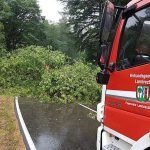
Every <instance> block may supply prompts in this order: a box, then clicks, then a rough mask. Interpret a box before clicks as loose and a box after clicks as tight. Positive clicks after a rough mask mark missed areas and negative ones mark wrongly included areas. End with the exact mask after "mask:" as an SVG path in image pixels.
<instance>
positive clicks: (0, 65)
mask: <svg viewBox="0 0 150 150" xmlns="http://www.w3.org/2000/svg"><path fill="white" fill-rule="evenodd" d="M97 71H98V70H97V69H96V68H95V67H94V66H93V65H92V64H86V63H85V62H82V61H81V60H78V61H75V60H71V59H70V58H69V57H68V56H66V55H64V54H63V53H61V52H59V51H52V50H48V49H45V48H42V47H35V46H30V47H27V48H23V49H18V50H16V51H15V52H13V53H12V54H9V55H7V57H4V58H3V59H1V60H0V87H1V92H3V93H4V92H6V91H7V92H9V93H13V94H19V95H21V96H29V95H31V96H35V97H40V98H42V99H43V101H45V100H46V101H57V102H60V101H61V102H71V101H74V100H77V101H79V100H80V101H81V100H87V101H88V100H90V101H91V102H92V101H93V102H94V101H96V100H97V99H98V97H99V87H98V85H97V84H96V82H95V74H96V73H97Z"/></svg>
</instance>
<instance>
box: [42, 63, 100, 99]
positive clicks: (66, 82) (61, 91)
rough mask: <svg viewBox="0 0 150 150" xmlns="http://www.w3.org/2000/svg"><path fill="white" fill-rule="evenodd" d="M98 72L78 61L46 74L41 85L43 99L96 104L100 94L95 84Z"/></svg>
mask: <svg viewBox="0 0 150 150" xmlns="http://www.w3.org/2000/svg"><path fill="white" fill-rule="evenodd" d="M97 71H98V70H97V69H96V68H94V67H92V66H91V65H90V64H84V63H83V62H80V61H77V62H75V63H74V64H73V65H66V66H64V67H62V68H60V69H58V70H54V71H53V72H45V73H44V74H43V76H42V81H41V83H40V89H41V91H42V95H41V97H44V98H46V97H48V98H49V97H50V98H51V100H55V101H62V102H70V101H74V100H75V101H91V102H95V101H96V100H98V98H99V93H100V91H99V87H98V85H97V83H96V82H95V74H96V73H97ZM45 96H46V97H45Z"/></svg>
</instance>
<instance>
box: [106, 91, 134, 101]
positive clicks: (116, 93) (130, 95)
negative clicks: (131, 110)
mask: <svg viewBox="0 0 150 150" xmlns="http://www.w3.org/2000/svg"><path fill="white" fill-rule="evenodd" d="M106 95H110V96H116V97H124V98H129V99H130V98H131V99H137V98H136V92H132V91H119V90H107V91H106Z"/></svg>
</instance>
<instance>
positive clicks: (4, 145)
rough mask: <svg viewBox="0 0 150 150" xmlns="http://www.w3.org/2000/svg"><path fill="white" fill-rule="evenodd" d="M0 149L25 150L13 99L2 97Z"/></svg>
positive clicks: (0, 108) (0, 106) (0, 100)
mask: <svg viewBox="0 0 150 150" xmlns="http://www.w3.org/2000/svg"><path fill="white" fill-rule="evenodd" d="M0 149H2V150H25V146H24V144H23V140H22V136H21V134H20V131H19V127H18V122H17V120H16V116H15V112H14V101H13V97H6V96H0Z"/></svg>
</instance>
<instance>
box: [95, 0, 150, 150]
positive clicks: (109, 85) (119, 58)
mask: <svg viewBox="0 0 150 150" xmlns="http://www.w3.org/2000/svg"><path fill="white" fill-rule="evenodd" d="M101 29H102V31H101V34H100V35H101V37H100V39H101V48H100V53H99V66H100V68H101V72H100V73H98V75H97V82H98V83H100V84H102V85H103V88H102V99H101V103H99V104H98V106H97V119H98V121H99V122H100V123H101V125H100V127H99V128H98V132H97V150H145V149H150V0H133V1H131V2H130V3H129V4H128V5H127V6H126V7H119V6H114V5H113V3H112V2H111V1H106V3H105V7H104V11H103V17H102V22H101Z"/></svg>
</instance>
